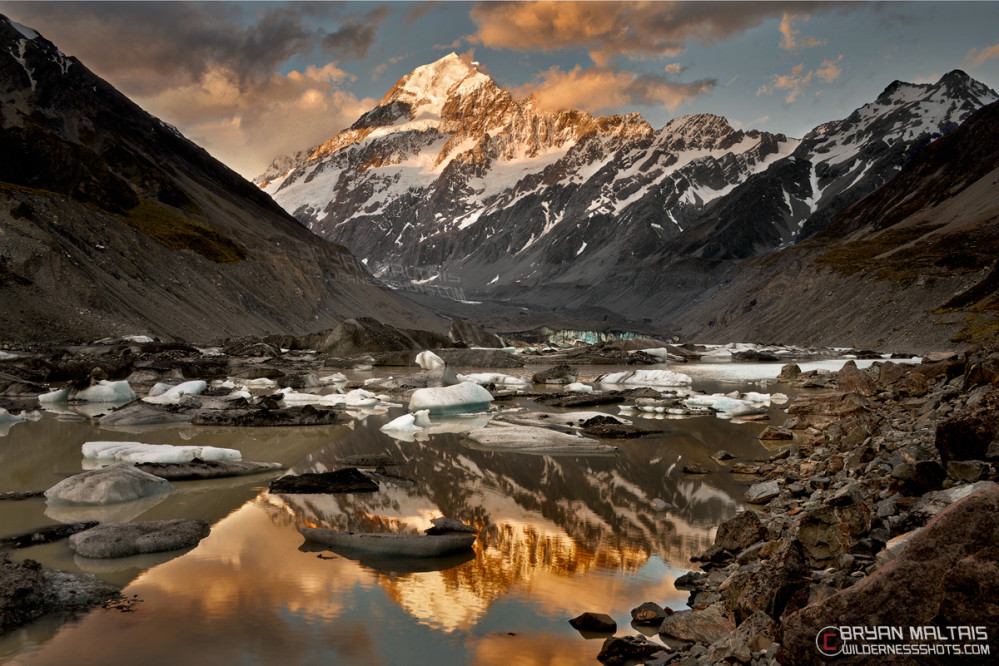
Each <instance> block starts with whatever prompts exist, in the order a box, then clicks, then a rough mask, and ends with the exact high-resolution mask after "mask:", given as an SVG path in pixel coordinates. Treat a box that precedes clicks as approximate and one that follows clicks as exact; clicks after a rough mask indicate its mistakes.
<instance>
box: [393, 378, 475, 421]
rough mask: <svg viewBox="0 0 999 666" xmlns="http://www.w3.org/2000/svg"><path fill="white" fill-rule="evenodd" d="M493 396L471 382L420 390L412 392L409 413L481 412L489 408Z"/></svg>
mask: <svg viewBox="0 0 999 666" xmlns="http://www.w3.org/2000/svg"><path fill="white" fill-rule="evenodd" d="M492 401H493V396H492V395H491V394H490V393H489V391H487V390H486V389H484V388H482V387H481V386H479V385H478V384H475V383H472V382H461V383H460V384H455V385H454V386H445V387H441V388H422V389H417V390H416V391H414V392H413V397H412V398H410V400H409V411H411V412H417V411H420V410H422V409H426V410H429V411H430V413H431V414H440V413H446V412H447V413H457V412H481V411H485V410H487V409H488V408H489V403H491V402H492Z"/></svg>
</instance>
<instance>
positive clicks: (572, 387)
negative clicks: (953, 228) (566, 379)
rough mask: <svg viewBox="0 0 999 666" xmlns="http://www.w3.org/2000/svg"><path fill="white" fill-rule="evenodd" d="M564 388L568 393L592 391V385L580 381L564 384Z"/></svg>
mask: <svg viewBox="0 0 999 666" xmlns="http://www.w3.org/2000/svg"><path fill="white" fill-rule="evenodd" d="M565 390H566V391H568V392H569V393H593V387H592V386H590V385H589V384H584V383H582V382H573V383H571V384H566V385H565Z"/></svg>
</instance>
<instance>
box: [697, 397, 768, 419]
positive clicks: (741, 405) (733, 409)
mask: <svg viewBox="0 0 999 666" xmlns="http://www.w3.org/2000/svg"><path fill="white" fill-rule="evenodd" d="M684 404H686V405H687V406H688V407H709V408H711V409H713V410H715V411H716V412H718V416H720V417H722V418H732V417H734V416H749V415H750V414H763V413H765V412H766V411H767V409H768V408H769V407H770V395H769V394H767V393H755V392H752V391H751V392H749V393H743V394H741V395H740V394H739V392H738V391H735V392H733V393H730V394H727V395H726V394H722V393H715V394H712V395H692V396H690V397H689V398H687V399H686V400H684Z"/></svg>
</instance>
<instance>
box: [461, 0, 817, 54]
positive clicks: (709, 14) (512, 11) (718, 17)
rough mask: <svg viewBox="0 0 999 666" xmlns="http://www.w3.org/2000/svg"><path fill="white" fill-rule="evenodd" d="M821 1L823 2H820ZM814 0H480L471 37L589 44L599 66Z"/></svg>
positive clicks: (742, 27) (710, 37)
mask: <svg viewBox="0 0 999 666" xmlns="http://www.w3.org/2000/svg"><path fill="white" fill-rule="evenodd" d="M820 8H821V7H820ZM788 9H796V10H798V11H801V12H808V11H814V10H815V9H816V6H815V5H812V4H808V3H781V4H778V3H767V2H763V3H748V2H745V3H743V2H738V3H715V2H551V1H545V2H481V3H478V4H476V5H475V6H474V7H473V8H472V12H471V17H472V20H474V21H475V23H476V25H477V26H478V30H477V32H475V33H474V34H472V35H469V36H467V37H466V38H465V39H467V40H468V41H470V42H472V43H478V44H482V45H484V46H488V47H491V48H495V49H512V50H540V51H554V50H559V49H570V48H584V49H588V50H589V52H590V57H591V58H592V59H593V61H594V62H595V63H596V64H597V65H598V66H606V65H607V64H608V63H609V61H610V59H611V58H613V57H614V56H617V55H625V56H627V57H629V58H641V57H647V56H673V55H676V54H678V53H680V52H681V51H683V50H684V48H685V45H686V43H687V42H688V41H691V40H695V41H698V42H701V43H703V44H710V43H714V42H717V41H719V40H722V39H725V38H727V37H730V36H732V35H736V34H739V33H742V32H744V31H746V30H748V29H750V28H754V27H756V26H758V25H760V24H761V23H762V22H763V21H765V20H766V19H768V18H772V17H774V16H782V15H783V14H785V13H786V12H787V10H788Z"/></svg>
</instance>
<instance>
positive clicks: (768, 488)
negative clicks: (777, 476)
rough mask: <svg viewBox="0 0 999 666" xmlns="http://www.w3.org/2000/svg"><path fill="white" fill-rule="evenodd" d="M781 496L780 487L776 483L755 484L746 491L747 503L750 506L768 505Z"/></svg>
mask: <svg viewBox="0 0 999 666" xmlns="http://www.w3.org/2000/svg"><path fill="white" fill-rule="evenodd" d="M778 495H780V485H779V484H778V483H777V482H776V481H763V482H762V483H754V484H753V485H752V486H750V487H749V490H747V491H746V501H747V502H749V503H750V504H766V503H767V502H769V501H770V500H772V499H773V498H775V497H777V496H778Z"/></svg>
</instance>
